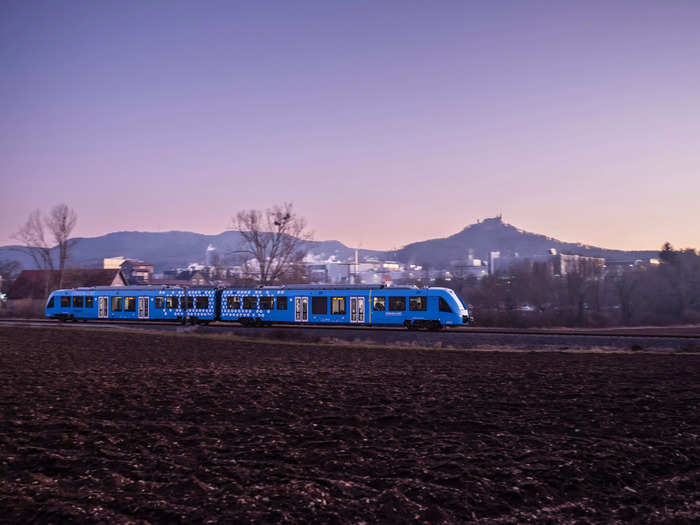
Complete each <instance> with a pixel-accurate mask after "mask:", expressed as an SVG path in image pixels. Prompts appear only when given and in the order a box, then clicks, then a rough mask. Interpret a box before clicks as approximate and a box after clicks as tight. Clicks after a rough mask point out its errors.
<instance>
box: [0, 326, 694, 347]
mask: <svg viewBox="0 0 700 525" xmlns="http://www.w3.org/2000/svg"><path fill="white" fill-rule="evenodd" d="M0 326H37V327H47V326H48V327H51V326H54V327H59V326H60V327H65V328H72V327H79V328H82V327H91V328H101V327H109V328H127V329H138V330H170V331H188V332H189V331H195V332H198V333H203V334H206V333H214V334H229V335H235V336H238V337H246V338H261V339H274V340H280V341H301V342H324V341H340V342H350V343H362V344H366V343H371V344H377V345H406V346H426V347H447V348H465V349H467V348H496V347H506V348H517V349H526V350H528V349H530V350H537V349H549V350H552V349H554V350H556V349H579V348H583V349H585V348H589V349H590V348H596V349H598V348H599V349H626V350H651V349H654V350H655V349H661V350H671V351H686V352H687V351H690V352H696V351H700V327H697V326H687V327H678V326H677V327H664V328H660V327H646V328H616V329H605V330H603V329H597V330H583V329H571V330H562V329H557V330H544V329H538V330H534V329H530V330H514V329H499V328H485V327H459V328H451V329H447V330H443V331H438V332H427V331H415V330H406V329H405V328H403V327H360V326H354V327H347V326H323V325H303V326H300V325H272V326H261V327H243V326H240V325H237V324H229V323H212V324H210V325H209V326H206V327H205V326H189V325H188V326H183V325H181V324H179V323H173V322H169V323H168V322H162V321H131V322H124V321H89V322H87V323H84V322H77V323H72V322H66V323H60V322H58V321H55V320H51V319H0Z"/></svg>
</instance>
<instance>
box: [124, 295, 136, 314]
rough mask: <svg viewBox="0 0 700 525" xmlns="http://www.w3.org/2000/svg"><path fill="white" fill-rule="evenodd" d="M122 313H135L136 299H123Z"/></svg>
mask: <svg viewBox="0 0 700 525" xmlns="http://www.w3.org/2000/svg"><path fill="white" fill-rule="evenodd" d="M124 311H125V312H135V311H136V297H124Z"/></svg>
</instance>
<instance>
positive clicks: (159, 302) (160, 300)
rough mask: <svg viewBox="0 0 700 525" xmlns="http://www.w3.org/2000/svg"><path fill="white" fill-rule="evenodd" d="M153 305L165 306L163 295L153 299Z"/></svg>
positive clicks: (157, 306)
mask: <svg viewBox="0 0 700 525" xmlns="http://www.w3.org/2000/svg"><path fill="white" fill-rule="evenodd" d="M153 306H154V307H155V308H163V297H156V298H154V300H153Z"/></svg>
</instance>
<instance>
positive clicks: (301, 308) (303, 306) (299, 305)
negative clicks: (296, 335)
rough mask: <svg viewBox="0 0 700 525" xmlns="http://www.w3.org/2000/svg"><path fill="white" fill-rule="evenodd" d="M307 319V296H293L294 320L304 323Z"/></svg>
mask: <svg viewBox="0 0 700 525" xmlns="http://www.w3.org/2000/svg"><path fill="white" fill-rule="evenodd" d="M308 320H309V298H308V297H295V298H294V321H295V322H297V323H305V322H308Z"/></svg>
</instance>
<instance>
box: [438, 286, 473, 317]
mask: <svg viewBox="0 0 700 525" xmlns="http://www.w3.org/2000/svg"><path fill="white" fill-rule="evenodd" d="M429 290H430V291H431V292H432V294H431V295H434V296H436V297H437V302H438V304H437V310H438V312H437V314H438V318H439V321H440V323H441V324H442V325H443V326H464V325H467V324H469V323H470V321H471V315H470V313H469V309H468V308H467V306H466V305H465V304H464V302H463V301H462V300H461V299H460V297H459V296H458V295H457V294H456V293H455V291H454V290H452V289H451V288H430V289H429Z"/></svg>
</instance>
